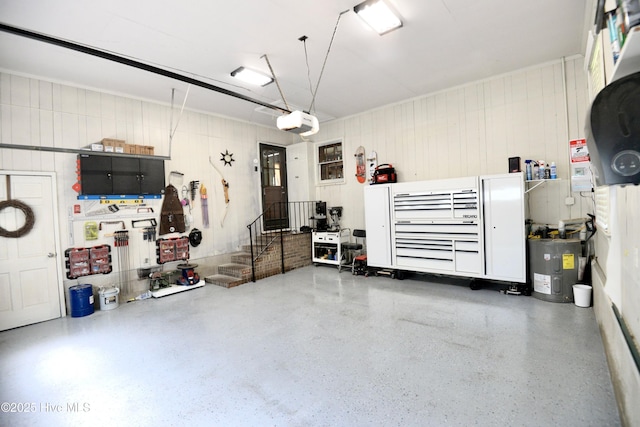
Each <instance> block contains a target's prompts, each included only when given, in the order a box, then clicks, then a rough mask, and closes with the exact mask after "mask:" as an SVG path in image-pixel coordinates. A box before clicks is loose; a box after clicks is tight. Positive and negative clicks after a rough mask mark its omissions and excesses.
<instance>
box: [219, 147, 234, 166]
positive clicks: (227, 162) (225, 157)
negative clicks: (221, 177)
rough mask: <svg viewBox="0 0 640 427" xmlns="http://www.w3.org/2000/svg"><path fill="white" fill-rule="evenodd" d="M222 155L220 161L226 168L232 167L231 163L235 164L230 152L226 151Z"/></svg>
mask: <svg viewBox="0 0 640 427" xmlns="http://www.w3.org/2000/svg"><path fill="white" fill-rule="evenodd" d="M220 155H221V156H222V157H221V158H220V161H223V162H224V166H227V165H229V166H232V165H231V162H235V160H234V159H233V153H229V150H224V153H220Z"/></svg>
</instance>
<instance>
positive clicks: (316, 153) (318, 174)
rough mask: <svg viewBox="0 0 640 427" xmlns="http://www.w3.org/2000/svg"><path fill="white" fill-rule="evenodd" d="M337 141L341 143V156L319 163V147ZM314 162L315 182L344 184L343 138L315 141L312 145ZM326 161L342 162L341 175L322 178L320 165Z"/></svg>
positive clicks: (319, 183) (320, 183)
mask: <svg viewBox="0 0 640 427" xmlns="http://www.w3.org/2000/svg"><path fill="white" fill-rule="evenodd" d="M338 143H339V144H341V145H342V157H341V158H340V159H339V160H334V161H331V162H323V163H320V149H321V148H322V147H326V146H327V145H333V144H338ZM314 163H315V168H316V184H317V185H335V184H344V183H345V175H346V167H345V158H344V138H337V139H332V140H330V141H323V142H317V143H316V144H315V146H314ZM327 163H342V177H341V178H332V179H322V166H323V165H325V164H327Z"/></svg>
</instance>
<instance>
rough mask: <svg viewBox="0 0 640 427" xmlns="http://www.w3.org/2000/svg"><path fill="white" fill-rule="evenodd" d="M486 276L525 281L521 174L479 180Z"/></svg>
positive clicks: (494, 176) (493, 176)
mask: <svg viewBox="0 0 640 427" xmlns="http://www.w3.org/2000/svg"><path fill="white" fill-rule="evenodd" d="M481 182H482V192H483V212H484V225H485V227H484V242H485V275H486V278H488V279H495V280H504V281H513V282H520V283H524V282H525V281H526V255H525V239H526V236H525V223H524V181H523V177H522V174H521V173H514V174H504V175H492V176H486V177H481Z"/></svg>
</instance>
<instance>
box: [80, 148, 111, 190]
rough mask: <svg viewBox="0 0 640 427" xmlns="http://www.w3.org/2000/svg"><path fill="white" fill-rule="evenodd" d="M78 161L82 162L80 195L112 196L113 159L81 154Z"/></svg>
mask: <svg viewBox="0 0 640 427" xmlns="http://www.w3.org/2000/svg"><path fill="white" fill-rule="evenodd" d="M78 159H79V161H80V187H81V189H80V194H83V195H102V194H112V192H113V183H112V180H111V157H109V156H91V155H88V154H81V155H79V156H78Z"/></svg>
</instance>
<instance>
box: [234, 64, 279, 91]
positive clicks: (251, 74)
mask: <svg viewBox="0 0 640 427" xmlns="http://www.w3.org/2000/svg"><path fill="white" fill-rule="evenodd" d="M231 77H235V78H236V79H239V80H242V81H243V82H245V83H249V84H252V85H256V86H266V85H268V84H269V83H272V82H273V77H271V76H268V75H266V74H263V73H260V72H258V71H255V70H251V69H249V68H245V67H239V68H237V69H235V70H233V71H232V72H231Z"/></svg>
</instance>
